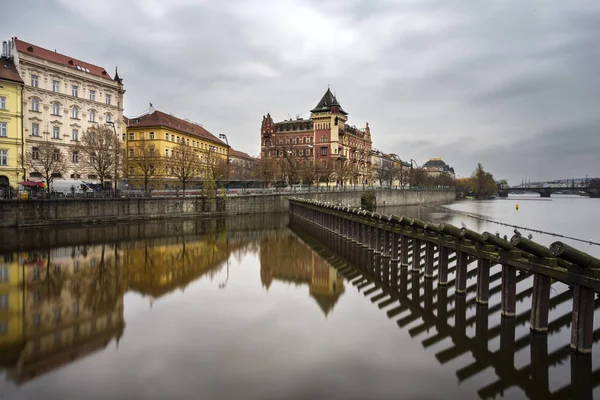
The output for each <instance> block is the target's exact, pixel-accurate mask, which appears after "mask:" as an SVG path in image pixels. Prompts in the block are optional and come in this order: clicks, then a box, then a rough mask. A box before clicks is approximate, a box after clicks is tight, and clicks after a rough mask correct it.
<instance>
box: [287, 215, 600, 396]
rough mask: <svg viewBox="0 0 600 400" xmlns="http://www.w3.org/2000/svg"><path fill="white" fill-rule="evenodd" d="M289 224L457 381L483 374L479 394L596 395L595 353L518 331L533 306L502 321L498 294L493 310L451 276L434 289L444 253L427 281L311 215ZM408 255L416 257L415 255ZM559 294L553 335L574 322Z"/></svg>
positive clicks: (521, 296)
mask: <svg viewBox="0 0 600 400" xmlns="http://www.w3.org/2000/svg"><path fill="white" fill-rule="evenodd" d="M291 228H292V230H293V231H294V232H295V233H296V234H297V235H298V236H299V237H300V238H301V239H302V240H303V241H304V242H306V243H307V244H308V245H309V246H310V247H311V248H312V249H313V250H315V251H316V252H317V253H319V254H320V255H321V256H322V257H324V258H325V259H326V260H327V261H328V262H329V263H330V264H331V265H332V266H333V267H334V268H335V269H336V270H337V272H338V273H339V274H341V275H342V276H344V277H345V278H346V280H347V281H348V282H350V283H351V284H352V285H354V286H355V287H356V289H357V290H358V291H359V292H361V293H362V294H363V295H364V296H365V297H367V298H368V299H369V300H371V302H372V303H373V304H374V305H375V306H376V307H377V308H378V309H380V310H383V312H385V314H386V315H387V317H388V318H389V319H390V320H392V321H394V322H395V324H396V325H397V326H398V327H399V328H400V329H406V330H407V331H408V335H409V336H410V337H411V338H412V339H416V340H418V341H419V342H420V344H421V345H422V346H423V348H424V349H428V350H430V351H429V352H428V353H430V354H431V349H432V348H433V349H435V350H434V351H435V354H434V355H435V358H436V359H437V361H438V362H439V363H440V364H448V363H450V362H452V368H453V369H456V377H457V380H458V382H460V383H461V384H462V383H463V382H465V381H468V380H470V379H471V378H474V377H476V376H477V375H479V377H477V378H476V379H477V380H476V382H475V383H476V384H478V385H481V387H480V388H479V389H478V394H479V396H480V397H481V398H496V397H497V396H498V395H500V396H502V394H504V393H505V391H506V390H508V389H509V388H511V387H517V388H519V389H521V390H522V391H523V393H524V394H525V395H526V396H527V397H529V398H573V399H583V398H590V399H591V398H592V397H593V390H594V387H597V386H598V385H599V384H600V379H598V377H599V376H600V369H599V368H598V367H597V366H596V367H595V368H596V369H595V370H593V368H592V363H591V357H589V356H587V355H579V354H577V353H576V352H572V351H569V346H568V345H566V346H564V345H559V346H558V347H557V346H556V344H557V340H556V337H554V339H553V343H552V346H551V347H550V346H549V345H548V335H544V334H542V335H539V334H537V335H536V334H534V335H532V334H530V333H529V332H528V331H525V332H524V330H523V329H521V328H520V326H522V325H524V324H526V323H527V322H528V320H529V314H530V310H524V311H522V312H519V313H518V314H517V315H516V316H514V317H511V316H506V315H502V316H500V318H498V314H499V313H501V308H502V305H501V304H500V303H499V302H498V300H497V299H493V300H492V303H491V304H490V305H489V307H488V305H487V304H479V303H477V302H476V301H475V299H474V298H471V297H469V298H468V297H467V296H466V295H464V294H460V293H455V292H454V293H453V292H452V287H451V285H452V284H453V281H449V283H448V284H447V285H441V284H437V286H436V281H437V280H438V279H439V278H438V276H439V270H440V268H439V266H440V264H439V258H438V259H436V260H435V261H436V262H437V264H436V266H435V267H434V275H433V276H432V277H430V278H426V277H425V274H424V270H423V268H420V269H419V270H413V269H410V268H401V267H399V264H398V263H393V262H391V259H390V258H389V257H385V256H382V255H376V254H374V253H373V252H372V251H370V250H369V249H368V248H365V247H364V246H358V245H357V244H356V243H353V242H352V241H351V240H347V239H346V238H344V237H342V236H340V235H339V234H336V233H335V232H333V231H331V230H328V229H324V228H322V227H317V226H316V225H315V224H313V223H312V222H309V221H307V220H305V219H298V220H295V221H293V223H292V226H291ZM409 253H412V251H410V252H409ZM422 255H423V254H422ZM409 256H410V258H411V259H412V258H413V257H414V256H413V254H409ZM500 268H501V266H497V267H496V268H493V269H492V272H494V273H493V275H491V277H490V282H491V283H494V282H496V281H500V280H501V278H502V273H500V274H498V273H497V272H496V270H498V269H500ZM455 270H456V268H455V266H454V267H452V266H451V267H450V268H449V272H450V273H452V272H455ZM476 273H477V271H476V270H472V271H469V273H468V277H474V276H476ZM528 279H529V280H530V279H531V275H529V274H519V275H518V276H517V281H518V282H522V283H521V284H520V285H519V286H520V287H519V290H518V291H517V293H516V298H517V300H518V301H519V302H524V301H526V300H527V299H528V298H530V297H531V296H532V294H533V290H532V289H531V288H530V287H527V286H526V285H525V284H526V283H527V280H528ZM500 287H501V286H500ZM500 287H498V286H496V287H494V288H493V289H491V291H490V292H491V293H494V292H498V291H499V289H500ZM476 291H477V286H476V285H473V284H471V285H469V286H467V288H466V291H465V293H466V294H469V293H471V294H472V293H476ZM553 294H554V296H553V297H551V298H550V301H549V304H550V306H551V307H552V308H554V309H555V310H557V312H556V316H557V317H556V318H555V319H553V320H552V321H550V322H549V324H548V333H551V334H554V336H556V334H557V333H558V332H561V331H562V330H564V329H566V327H567V326H568V325H569V323H570V322H571V312H570V311H567V312H565V310H564V309H565V308H567V307H564V306H565V305H566V304H567V303H568V302H569V301H570V300H571V291H570V290H568V289H567V290H562V291H561V292H560V293H559V292H556V293H553ZM594 308H595V309H596V310H598V309H600V300H598V299H596V300H595V302H594ZM473 309H474V310H473ZM593 338H594V339H593V340H594V342H597V341H598V340H600V329H596V330H595V331H594V333H593ZM498 342H499V346H497V345H494V344H492V346H490V343H496V344H497V343H498ZM527 348H529V354H530V358H529V364H528V365H525V366H521V365H519V366H517V365H515V364H516V363H515V358H516V356H515V354H516V353H517V352H519V353H523V352H525V351H527ZM549 350H550V351H549ZM425 356H427V355H425ZM569 361H570V362H569ZM569 368H570V370H571V374H570V375H569V374H565V373H564V372H562V371H561V372H560V373H557V372H556V369H561V370H564V369H569ZM551 375H552V376H557V375H558V376H562V377H565V376H567V377H568V376H570V377H571V381H570V382H568V381H567V382H560V381H559V382H554V384H553V385H551V384H550V380H549V376H551Z"/></svg>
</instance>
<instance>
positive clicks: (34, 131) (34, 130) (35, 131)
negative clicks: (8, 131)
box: [31, 123, 40, 136]
mask: <svg viewBox="0 0 600 400" xmlns="http://www.w3.org/2000/svg"><path fill="white" fill-rule="evenodd" d="M31 135H32V136H40V124H36V123H33V124H31Z"/></svg>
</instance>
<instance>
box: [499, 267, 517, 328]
mask: <svg viewBox="0 0 600 400" xmlns="http://www.w3.org/2000/svg"><path fill="white" fill-rule="evenodd" d="M500 301H501V306H502V315H504V316H505V317H514V316H515V312H516V309H517V269H516V268H515V267H512V266H510V265H507V264H503V265H502V297H501V300H500Z"/></svg>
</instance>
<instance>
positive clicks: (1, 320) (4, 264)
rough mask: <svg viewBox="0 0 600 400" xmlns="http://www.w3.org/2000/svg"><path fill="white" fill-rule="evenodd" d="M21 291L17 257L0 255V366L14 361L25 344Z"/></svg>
mask: <svg viewBox="0 0 600 400" xmlns="http://www.w3.org/2000/svg"><path fill="white" fill-rule="evenodd" d="M23 289H24V288H23V268H21V267H20V266H19V262H18V255H16V254H5V255H3V256H1V255H0V365H5V364H10V362H11V361H14V360H15V359H16V358H17V357H18V355H19V353H20V351H21V349H22V347H23V345H24V343H25V339H24V332H23V325H24V321H23V298H24V296H23Z"/></svg>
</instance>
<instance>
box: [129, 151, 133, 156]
mask: <svg viewBox="0 0 600 400" xmlns="http://www.w3.org/2000/svg"><path fill="white" fill-rule="evenodd" d="M129 157H133V149H129Z"/></svg>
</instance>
